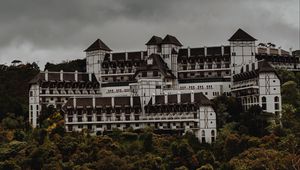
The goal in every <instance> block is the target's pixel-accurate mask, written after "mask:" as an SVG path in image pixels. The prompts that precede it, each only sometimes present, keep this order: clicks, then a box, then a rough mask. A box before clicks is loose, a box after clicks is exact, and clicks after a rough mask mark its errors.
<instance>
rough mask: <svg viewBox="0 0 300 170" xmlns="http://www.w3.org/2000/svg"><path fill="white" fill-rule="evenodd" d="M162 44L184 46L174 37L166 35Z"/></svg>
mask: <svg viewBox="0 0 300 170" xmlns="http://www.w3.org/2000/svg"><path fill="white" fill-rule="evenodd" d="M161 44H174V45H177V46H180V47H181V46H182V44H181V43H180V42H179V41H178V39H177V38H176V37H174V36H172V35H169V34H168V35H166V36H165V38H164V39H163V40H162V42H161Z"/></svg>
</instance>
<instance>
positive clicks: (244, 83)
mask: <svg viewBox="0 0 300 170" xmlns="http://www.w3.org/2000/svg"><path fill="white" fill-rule="evenodd" d="M228 41H229V45H226V46H215V47H200V48H190V47H188V48H182V46H183V45H182V44H181V43H180V41H179V40H178V39H177V38H176V37H174V36H172V35H166V36H165V37H164V38H161V37H158V36H153V37H152V38H151V39H150V40H149V41H148V42H147V43H146V50H141V51H134V52H117V53H114V52H112V50H111V49H110V48H109V47H108V46H107V45H106V44H105V43H104V42H103V41H102V40H100V39H97V40H96V41H95V42H94V43H92V44H91V45H90V46H89V47H88V48H87V49H86V50H85V53H86V72H77V71H75V72H63V71H60V72H50V71H47V70H46V71H44V72H40V73H39V74H38V75H37V76H36V77H35V78H34V79H33V80H32V81H31V82H30V92H29V122H30V123H31V125H32V126H33V127H36V126H38V124H39V123H38V122H39V121H38V119H39V115H40V114H41V112H42V110H43V109H45V108H46V107H49V106H52V107H54V108H56V109H60V110H62V111H63V112H64V113H65V114H64V115H65V127H66V130H67V131H81V130H82V129H89V130H90V131H91V132H104V131H111V130H113V129H114V128H118V129H121V130H123V129H126V128H129V127H131V128H133V129H139V128H145V127H147V126H149V127H153V128H154V129H155V130H162V131H170V132H178V133H185V132H187V131H191V132H193V133H195V135H196V137H197V138H198V139H199V140H200V141H201V142H208V143H211V142H213V141H214V140H215V139H216V135H217V131H216V127H217V125H216V114H215V112H214V110H213V108H212V104H211V102H210V99H213V98H215V97H217V96H220V95H227V96H230V95H232V96H235V97H236V98H237V99H239V101H241V104H242V106H243V108H244V110H247V109H249V108H250V107H251V106H253V105H259V106H261V108H262V109H263V110H264V111H266V112H270V113H274V114H276V115H278V116H280V113H281V94H280V80H279V78H278V76H277V74H276V72H275V68H284V69H288V70H297V69H299V68H300V65H299V57H295V56H292V54H291V53H290V52H287V51H285V50H282V49H281V48H278V49H276V48H275V47H270V46H263V45H259V46H258V45H256V39H255V38H253V37H252V36H251V35H249V34H248V33H246V32H245V31H243V30H242V29H239V30H237V31H236V32H235V33H234V35H232V37H231V38H230V39H229V40H228Z"/></svg>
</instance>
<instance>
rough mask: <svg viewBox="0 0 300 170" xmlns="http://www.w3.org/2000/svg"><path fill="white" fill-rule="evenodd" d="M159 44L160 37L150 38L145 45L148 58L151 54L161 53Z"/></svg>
mask: <svg viewBox="0 0 300 170" xmlns="http://www.w3.org/2000/svg"><path fill="white" fill-rule="evenodd" d="M161 42H162V38H161V37H158V36H155V35H154V36H152V37H151V39H150V40H149V41H148V42H147V43H146V45H147V53H148V56H150V55H151V54H160V53H161Z"/></svg>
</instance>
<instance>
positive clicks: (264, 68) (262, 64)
mask: <svg viewBox="0 0 300 170" xmlns="http://www.w3.org/2000/svg"><path fill="white" fill-rule="evenodd" d="M258 71H259V72H260V73H261V72H275V69H274V68H273V67H272V66H271V65H270V63H269V62H267V61H265V60H262V61H259V62H258Z"/></svg>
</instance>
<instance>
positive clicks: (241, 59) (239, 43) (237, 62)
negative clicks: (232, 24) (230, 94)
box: [228, 29, 256, 75]
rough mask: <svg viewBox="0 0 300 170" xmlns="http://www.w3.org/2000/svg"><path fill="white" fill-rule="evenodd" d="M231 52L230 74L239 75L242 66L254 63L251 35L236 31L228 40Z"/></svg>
mask: <svg viewBox="0 0 300 170" xmlns="http://www.w3.org/2000/svg"><path fill="white" fill-rule="evenodd" d="M228 41H229V42H230V51H231V73H232V75H234V74H238V73H240V69H241V67H242V65H245V64H249V63H253V62H255V41H256V39H255V38H253V37H252V36H251V35H249V34H248V33H246V32H245V31H244V30H242V29H238V30H237V31H236V32H235V33H234V34H233V36H232V37H231V38H230V39H229V40H228Z"/></svg>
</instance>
